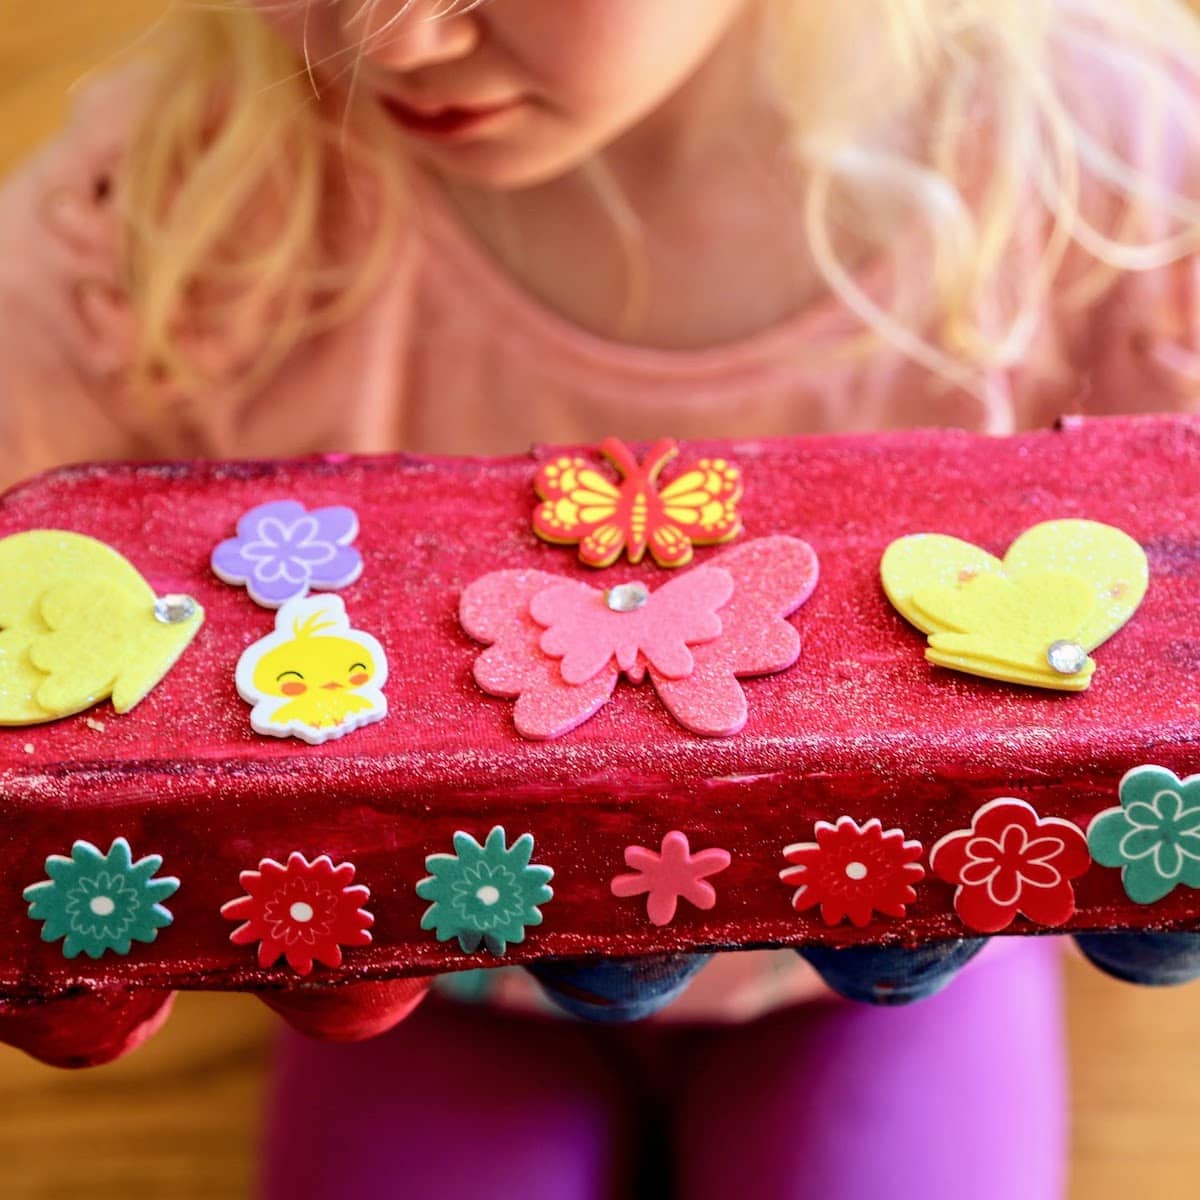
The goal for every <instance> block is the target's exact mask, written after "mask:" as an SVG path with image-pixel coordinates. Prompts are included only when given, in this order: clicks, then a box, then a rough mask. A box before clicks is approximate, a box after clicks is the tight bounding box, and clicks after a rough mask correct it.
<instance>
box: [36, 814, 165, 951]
mask: <svg viewBox="0 0 1200 1200" xmlns="http://www.w3.org/2000/svg"><path fill="white" fill-rule="evenodd" d="M162 861H163V860H162V856H161V855H158V854H148V855H146V857H145V858H139V859H138V860H137V862H134V861H133V854H132V852H131V851H130V848H129V843H128V842H127V841H126V840H125V838H123V837H119V838H116V839H114V840H113V843H112V845H111V846H109V848H108V853H107V854H104V853H101V851H100V850H99V849H97V847H95V846H93V845H92V843H91V842H85V841H77V842H76V843H75V844H74V845H73V846H72V847H71V854H70V857H66V856H64V855H61V854H52V855H50V857H49V858H47V859H46V874H47V875H49V876H50V878H49V879H46V880H43V881H42V882H41V883H34V884H31V885H30V886H29V887H27V888H26V889H25V891H24V892H23V893H22V894H23V895H24V897H25V899H26V900H27V901H28V902H29V915H30V917H32V918H33V919H34V920H35V921H41V922H42V941H44V942H56V941H58V940H59V939H60V938H61V939H62V942H63V947H62V951H63V955H64V956H65V957H66V958H75V957H77V956H78V955H79V954H80V953H83V954H86V955H87V956H88V957H89V958H99V957H100V956H101V955H103V954H104V953H106V952H107V951H110V950H111V951H112V952H113V953H114V954H122V955H124V954H128V953H129V951H130V949H131V948H132V945H133V943H134V942H153V941H154V940H155V938H157V937H158V931H159V930H160V929H162V928H164V927H165V926H167V925H170V924H171V922H172V920H173V917H172V916H171V913H170V911H169V910H168V909H167V908H165V907H164V906H163V903H162V902H163V901H164V900H166V899H167V898H168V897H169V896H173V895H174V894H175V892H177V891H178V890H179V880H178V879H176V878H175V877H174V876H169V875H164V876H162V877H160V878H155V877H154V873H155V872H156V871H157V870H158V868H159V867H161V866H162Z"/></svg>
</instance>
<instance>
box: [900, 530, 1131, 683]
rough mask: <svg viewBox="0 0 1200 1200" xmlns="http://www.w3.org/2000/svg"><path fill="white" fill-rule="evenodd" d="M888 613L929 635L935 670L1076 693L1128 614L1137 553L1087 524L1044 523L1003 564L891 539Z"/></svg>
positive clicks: (938, 545)
mask: <svg viewBox="0 0 1200 1200" xmlns="http://www.w3.org/2000/svg"><path fill="white" fill-rule="evenodd" d="M880 574H881V576H882V579H883V589H884V591H885V592H886V593H887V596H888V599H889V600H890V601H891V602H892V604H894V605H895V607H896V608H897V610H898V611H899V612H900V613H901V614H903V616H904V617H906V618H907V619H908V620H909V621H911V622H912V623H913V624H914V625H915V626H916V627H917V628H918V629H920V630H921V631H922V632H923V633H926V634H928V635H929V645H928V648H927V649H926V651H925V657H926V659H928V661H929V662H931V663H934V664H935V665H937V666H940V667H949V668H950V669H952V670H955V671H964V672H966V673H967V674H969V675H980V676H983V677H984V678H985V679H998V680H1001V681H1004V682H1008V683H1022V684H1028V685H1031V686H1033V687H1043V688H1053V689H1055V690H1057V691H1068V692H1081V691H1083V690H1084V689H1085V688H1087V687H1088V685H1089V684H1090V683H1091V680H1092V674H1093V673H1094V671H1095V669H1096V664H1095V662H1094V660H1093V659H1092V658H1091V657H1090V655H1089V652H1090V651H1092V650H1094V649H1095V648H1096V647H1097V646H1099V645H1100V644H1101V643H1102V642H1104V641H1106V640H1107V639H1108V638H1110V637H1111V636H1112V635H1113V634H1114V633H1116V631H1117V630H1118V629H1120V628H1121V626H1122V625H1124V624H1125V622H1126V621H1128V620H1129V618H1130V617H1131V616H1133V614H1134V613H1135V612H1136V611H1137V608H1138V605H1139V604H1141V602H1142V598H1143V597H1144V596H1145V594H1146V587H1147V585H1148V583H1149V571H1148V568H1147V564H1146V554H1145V551H1144V550H1143V549H1142V548H1141V546H1139V545H1138V543H1137V542H1135V541H1134V540H1133V538H1131V537H1130V536H1129V535H1128V534H1127V533H1124V532H1122V531H1121V530H1120V529H1115V528H1113V527H1112V526H1111V525H1102V524H1100V523H1099V522H1097V521H1082V520H1063V521H1045V522H1043V523H1042V524H1040V525H1035V526H1033V528H1032V529H1028V530H1026V531H1025V533H1023V534H1022V535H1021V536H1020V537H1019V538H1017V540H1016V541H1015V542H1013V544H1012V545H1011V546H1010V547H1009V550H1008V553H1007V554H1006V555H1005V556H1004V558H1003V560H1001V559H998V558H995V557H994V556H993V555H991V554H988V553H987V552H986V551H984V550H981V549H980V548H979V547H978V546H972V545H971V544H970V543H969V542H963V541H959V539H958V538H953V537H946V536H944V535H942V534H937V533H918V534H914V535H912V536H911V537H904V538H900V539H899V541H895V542H893V543H892V544H891V545H890V546H889V547H888V548H887V550H886V551H885V552H884V555H883V561H882V563H881V564H880Z"/></svg>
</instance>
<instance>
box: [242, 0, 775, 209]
mask: <svg viewBox="0 0 1200 1200" xmlns="http://www.w3.org/2000/svg"><path fill="white" fill-rule="evenodd" d="M253 2H254V3H256V4H258V5H259V6H260V7H261V8H262V10H263V14H264V15H265V16H266V18H267V19H268V20H270V21H271V22H272V23H273V24H274V25H275V26H276V27H277V28H278V29H279V30H280V31H281V32H282V33H283V35H284V36H285V37H286V38H287V39H288V40H289V42H291V43H292V44H293V45H294V46H295V47H296V48H297V50H300V51H302V52H304V51H305V49H306V52H307V56H308V60H309V62H310V64H311V65H312V67H313V70H314V74H315V75H316V77H317V78H318V79H319V80H322V81H325V82H328V81H329V80H330V79H332V78H334V77H339V78H340V79H341V80H342V82H343V83H345V82H346V81H348V80H349V78H350V76H351V74H353V73H355V72H356V85H355V86H356V87H358V88H366V89H369V90H371V91H373V92H374V93H375V94H376V95H378V96H379V97H380V99H381V100H382V101H383V103H384V106H385V108H386V109H387V111H388V112H389V113H390V115H391V116H392V117H393V118H394V120H395V122H396V125H397V128H398V130H399V131H400V133H401V136H403V138H404V139H405V141H406V142H407V143H408V144H409V146H410V147H411V148H412V149H413V151H414V152H415V153H417V154H418V155H419V156H420V157H421V158H423V159H424V160H425V161H427V162H429V163H430V165H432V166H433V167H434V168H435V169H436V170H438V171H440V172H443V173H445V174H448V175H452V176H455V177H458V178H460V179H462V180H464V181H469V182H474V183H478V184H484V185H486V186H491V187H520V186H526V185H530V184H534V183H540V182H545V181H546V180H549V179H553V178H555V177H556V176H558V175H561V174H563V173H564V172H566V171H567V170H569V169H570V168H571V167H573V166H576V165H578V164H579V163H581V162H583V161H584V160H585V159H587V158H588V157H590V156H591V155H592V154H594V153H596V152H597V151H599V150H602V149H603V148H604V147H606V146H607V145H609V144H610V143H612V142H613V141H614V140H615V139H617V138H618V137H619V136H620V135H622V134H623V133H625V132H627V131H628V130H630V129H632V128H634V127H635V126H637V125H638V124H639V123H640V122H642V121H643V120H644V119H645V118H647V117H649V116H650V115H651V114H654V113H656V112H664V113H665V112H666V111H668V110H669V109H670V107H671V106H670V105H668V103H667V102H668V101H669V100H671V98H672V97H674V96H675V95H676V93H678V92H679V91H680V89H681V87H682V85H683V84H685V83H686V82H687V81H688V80H689V79H691V78H692V77H693V75H694V74H695V73H696V71H697V68H699V67H700V66H701V64H703V63H705V62H706V61H707V60H708V59H710V58H711V57H712V56H713V54H714V52H715V51H716V50H717V49H718V47H719V46H721V45H722V43H723V42H724V41H725V39H726V35H728V34H730V33H731V31H732V30H733V28H734V26H735V25H736V24H737V23H738V19H739V18H740V17H741V16H743V14H745V13H746V12H747V11H748V10H749V8H750V7H751V6H752V5H753V4H755V3H756V2H757V0H484V2H482V3H475V4H472V3H470V0H457V2H456V3H454V4H451V3H449V2H448V0H295V2H294V3H290V4H285V5H281V4H279V3H278V0H253Z"/></svg>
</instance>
